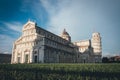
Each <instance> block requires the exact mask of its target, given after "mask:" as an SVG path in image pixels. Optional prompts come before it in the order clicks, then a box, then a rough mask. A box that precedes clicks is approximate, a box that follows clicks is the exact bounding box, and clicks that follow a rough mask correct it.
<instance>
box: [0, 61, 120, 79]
mask: <svg viewBox="0 0 120 80" xmlns="http://www.w3.org/2000/svg"><path fill="white" fill-rule="evenodd" d="M0 80H120V64H117V63H116V64H0Z"/></svg>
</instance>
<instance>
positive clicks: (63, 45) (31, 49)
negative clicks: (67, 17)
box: [11, 21, 102, 64]
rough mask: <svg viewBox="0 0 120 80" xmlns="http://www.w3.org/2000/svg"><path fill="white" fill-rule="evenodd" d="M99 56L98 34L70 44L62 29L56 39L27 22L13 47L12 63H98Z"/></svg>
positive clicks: (100, 49) (66, 34)
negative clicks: (89, 38)
mask: <svg viewBox="0 0 120 80" xmlns="http://www.w3.org/2000/svg"><path fill="white" fill-rule="evenodd" d="M101 55H102V48H101V37H100V33H97V32H96V33H93V34H92V39H91V40H82V41H77V42H71V37H70V35H69V34H68V32H67V31H66V30H65V29H64V30H63V32H62V34H61V35H60V36H58V35H55V34H53V33H51V32H49V31H47V30H45V29H42V28H40V27H39V26H37V24H36V23H35V22H32V21H28V22H27V23H26V24H25V25H24V26H23V29H22V35H21V36H20V37H19V38H18V39H17V40H16V41H15V42H14V44H13V50H12V58H11V63H12V64H14V63H93V62H101Z"/></svg>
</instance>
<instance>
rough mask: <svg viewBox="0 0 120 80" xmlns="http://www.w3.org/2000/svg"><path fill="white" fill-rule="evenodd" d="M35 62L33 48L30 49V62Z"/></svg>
mask: <svg viewBox="0 0 120 80" xmlns="http://www.w3.org/2000/svg"><path fill="white" fill-rule="evenodd" d="M32 62H33V50H32V49H31V51H30V63H32Z"/></svg>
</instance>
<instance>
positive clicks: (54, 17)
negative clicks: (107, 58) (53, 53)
mask: <svg viewBox="0 0 120 80" xmlns="http://www.w3.org/2000/svg"><path fill="white" fill-rule="evenodd" d="M40 1H41V3H42V6H43V7H44V8H45V10H46V11H47V12H48V14H49V19H48V23H47V30H48V31H51V32H53V33H55V34H58V35H59V34H60V33H61V32H62V30H63V29H64V28H66V30H67V31H68V33H69V34H70V35H71V37H72V41H76V40H82V39H90V38H91V35H92V32H93V31H97V32H100V33H101V36H102V43H103V45H102V48H103V52H105V53H103V55H109V54H110V55H113V54H116V53H115V52H116V51H118V48H119V45H117V44H116V43H118V42H116V41H115V40H119V39H118V37H119V36H117V35H116V33H119V31H118V30H119V28H118V27H119V26H116V25H114V24H115V23H114V21H113V20H112V17H115V15H114V14H113V12H114V11H115V9H116V3H114V2H113V3H109V2H108V1H96V0H40ZM111 5H112V6H111ZM113 5H114V6H113ZM111 16H112V17H111ZM115 27H116V29H115ZM115 35H116V36H115ZM111 36H113V37H112V38H113V39H111ZM111 40H112V42H110V41H111ZM110 43H111V44H110ZM107 44H108V45H107ZM113 44H114V45H115V47H113V46H111V45H113ZM109 45H110V46H109Z"/></svg>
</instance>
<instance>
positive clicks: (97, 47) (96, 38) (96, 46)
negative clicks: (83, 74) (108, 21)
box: [91, 32, 102, 55]
mask: <svg viewBox="0 0 120 80" xmlns="http://www.w3.org/2000/svg"><path fill="white" fill-rule="evenodd" d="M91 45H92V48H93V52H94V55H102V45H101V36H100V33H98V32H95V33H93V34H92V39H91Z"/></svg>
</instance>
